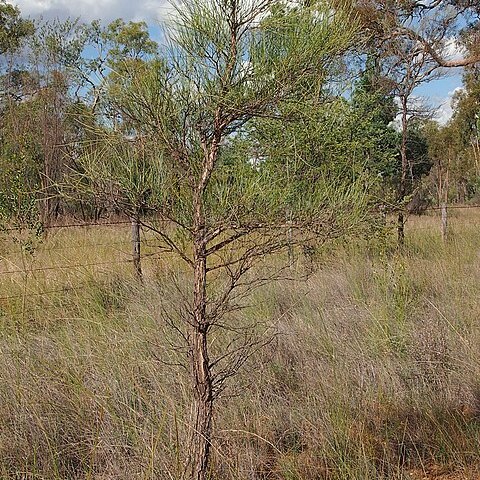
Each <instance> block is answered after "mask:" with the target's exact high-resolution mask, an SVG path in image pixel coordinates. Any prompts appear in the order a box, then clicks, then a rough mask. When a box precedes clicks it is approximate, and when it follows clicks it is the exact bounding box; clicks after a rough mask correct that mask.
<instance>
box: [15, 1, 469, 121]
mask: <svg viewBox="0 0 480 480" xmlns="http://www.w3.org/2000/svg"><path fill="white" fill-rule="evenodd" d="M13 1H14V2H15V3H17V4H18V6H19V7H20V9H21V11H22V14H23V15H26V16H27V15H28V16H32V17H37V16H40V15H42V16H43V17H44V18H55V17H60V18H66V17H81V18H82V20H84V21H90V20H94V19H102V20H104V21H105V22H108V21H110V20H113V19H115V18H119V17H121V18H123V19H124V20H135V21H139V20H144V21H146V22H147V23H148V24H149V26H150V30H151V32H152V36H153V37H156V36H158V34H159V29H158V24H159V23H160V22H161V21H162V19H164V18H165V16H166V15H168V12H169V10H170V8H171V7H169V2H168V0H73V1H72V0H13ZM455 70H456V71H452V72H450V73H449V75H448V76H447V77H445V78H442V79H440V80H435V81H432V82H431V83H428V84H426V85H423V86H422V87H421V88H419V89H418V90H417V91H416V92H415V93H416V94H417V95H418V96H421V97H424V98H425V99H426V101H427V103H428V104H430V105H431V106H433V107H437V108H438V113H437V118H438V120H439V121H441V123H445V122H446V121H447V120H448V118H449V117H450V116H451V107H450V101H451V98H452V96H453V95H454V93H455V91H456V90H458V89H459V88H461V85H462V78H461V71H459V69H455Z"/></svg>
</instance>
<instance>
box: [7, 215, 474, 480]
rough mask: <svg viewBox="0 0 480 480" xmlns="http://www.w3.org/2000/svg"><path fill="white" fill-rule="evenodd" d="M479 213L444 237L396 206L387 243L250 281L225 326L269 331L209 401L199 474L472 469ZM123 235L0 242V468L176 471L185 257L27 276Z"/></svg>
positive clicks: (89, 257) (183, 417) (115, 475)
mask: <svg viewBox="0 0 480 480" xmlns="http://www.w3.org/2000/svg"><path fill="white" fill-rule="evenodd" d="M479 220H480V216H479V214H477V213H475V212H474V211H465V212H462V211H455V216H454V217H453V218H452V219H451V232H450V233H451V235H450V241H449V243H448V244H447V245H444V244H443V243H442V242H441V239H440V232H439V220H438V218H436V217H421V218H412V219H410V220H409V223H408V225H407V239H408V242H407V246H406V248H405V250H404V251H403V252H401V253H399V252H396V251H395V249H394V248H393V242H392V239H390V238H389V237H387V238H384V239H383V240H382V239H378V238H377V239H375V244H373V242H369V244H368V245H365V244H361V242H358V243H357V244H355V245H352V244H350V245H343V246H338V247H336V248H335V249H329V251H328V253H320V254H319V256H318V266H317V270H316V271H315V273H314V274H313V275H312V276H311V277H310V278H309V279H308V281H306V282H292V281H289V282H287V281H283V282H277V283H275V284H271V285H269V286H267V287H265V288H262V289H261V290H258V291H256V292H255V294H254V296H253V298H252V299H250V302H249V303H250V304H251V306H250V307H249V308H247V309H246V310H243V311H241V312H236V313H235V317H232V318H230V321H232V322H237V324H238V323H242V322H252V321H254V322H257V321H258V322H260V323H262V324H263V323H264V322H266V323H267V324H268V325H271V326H273V327H274V330H275V333H276V335H275V337H274V340H273V341H272V342H271V343H269V344H268V345H267V346H265V347H264V348H263V349H261V350H260V351H258V352H257V353H255V355H254V356H253V357H252V358H251V359H250V361H249V363H247V365H245V367H244V368H243V369H242V370H241V372H240V373H239V375H238V376H237V377H236V378H235V379H234V380H232V381H231V382H230V384H229V388H228V390H227V391H226V396H225V397H224V398H223V399H221V400H220V402H219V404H218V406H217V409H216V420H215V437H214V445H213V447H214V448H213V451H214V458H213V468H212V478H213V479H215V480H246V479H258V480H260V479H264V480H267V479H269V480H270V479H274V480H280V479H284V480H317V479H329V480H330V479H332V480H349V479H352V480H353V479H355V480H360V479H362V480H363V479H366V480H367V479H382V478H383V479H394V480H400V479H406V478H419V479H420V478H424V477H426V478H455V477H442V476H441V475H440V473H442V472H443V473H445V474H447V473H448V474H452V475H453V474H456V475H457V477H456V478H458V479H466V478H472V479H473V478H478V472H477V471H476V468H477V465H479V463H480V458H479V457H480V453H479V452H480V321H479V319H480V302H479V301H478V298H480V282H479V280H480V256H479V252H480V228H478V227H477V224H478V221H479ZM128 235H129V230H128V228H121V227H116V228H109V229H106V228H104V229H100V230H98V229H95V230H93V229H90V230H88V231H85V230H80V229H79V230H74V231H71V230H69V231H59V232H58V233H56V234H55V235H51V236H49V237H48V238H47V239H46V240H45V241H44V242H43V243H41V244H40V245H39V246H38V249H37V251H36V253H35V255H34V256H33V257H32V256H31V255H30V254H21V253H19V248H18V246H17V245H13V244H11V243H9V242H8V241H7V240H4V241H3V243H2V244H1V245H0V254H1V259H0V272H1V271H7V270H11V269H12V268H13V269H15V268H18V269H21V266H22V265H23V266H27V268H30V270H31V272H30V274H29V275H28V276H27V278H26V280H27V282H26V284H25V276H24V275H22V274H14V275H0V297H5V296H17V295H19V296H20V298H16V299H10V300H1V301H0V325H1V327H0V328H1V330H0V352H1V358H2V364H1V366H0V478H2V479H32V480H33V479H48V480H51V479H52V480H56V479H62V480H63V479H92V480H93V479H95V480H107V479H125V480H127V479H129V480H130V479H137V478H138V479H162V480H163V479H177V478H179V472H180V471H181V462H182V458H183V455H184V451H183V448H184V444H185V442H184V438H185V435H186V433H187V432H188V425H187V423H188V411H187V410H186V407H187V406H188V402H189V395H190V393H189V381H188V375H187V374H186V373H185V372H184V370H183V368H182V367H181V366H178V364H181V363H182V362H183V361H184V351H183V350H182V349H179V348H176V347H180V346H181V345H182V344H181V341H180V339H179V337H178V336H177V335H176V333H175V331H174V330H173V329H172V328H170V325H169V324H170V323H171V322H174V323H175V322H177V321H179V319H178V318H177V317H178V313H179V311H178V306H179V305H180V304H181V294H180V293H179V291H178V288H177V286H178V285H180V286H182V285H183V286H186V288H187V287H188V280H189V279H188V277H186V276H185V272H184V271H183V269H182V268H181V267H180V266H179V265H178V264H177V263H176V262H175V260H174V259H173V258H172V257H168V256H162V257H161V260H158V259H155V258H154V257H149V259H147V260H145V270H146V272H145V277H146V281H145V285H144V286H143V287H142V286H141V285H139V284H138V282H137V281H136V280H135V278H134V277H133V275H132V272H131V270H132V266H131V264H129V263H119V264H109V265H101V266H90V267H84V268H77V267H75V268H73V269H65V270H61V271H56V270H55V271H54V270H45V271H40V272H38V271H37V272H33V268H42V267H46V266H51V265H64V264H66V265H77V264H80V263H82V264H86V263H89V264H90V263H92V264H93V263H102V262H103V263H105V262H109V261H115V260H125V259H126V258H127V259H128V255H127V253H128V250H129V245H128V242H129V238H128ZM116 242H124V245H120V247H121V249H118V248H117V249H115V247H113V246H111V245H110V244H112V243H116ZM92 243H96V244H101V245H110V246H98V247H97V248H93V247H92V246H91V244H92ZM67 247H68V248H69V250H68V251H67V250H65V251H63V253H62V250H61V249H62V248H67ZM70 247H73V248H72V249H70ZM122 251H124V252H125V253H122ZM147 253H155V250H154V249H153V248H151V247H149V249H148V251H147ZM301 263H302V259H299V268H300V269H301ZM63 288H65V290H64V291H59V292H56V293H53V294H49V295H47V296H44V297H43V296H36V295H34V294H35V293H39V292H42V291H48V290H61V289H63ZM167 315H168V316H167ZM167 318H168V321H167ZM225 341H227V340H226V339H225V338H223V337H222V336H221V335H220V334H218V338H215V340H214V344H213V348H214V349H215V348H219V346H220V345H221V344H222V342H225ZM217 345H218V347H217ZM433 472H437V473H438V476H435V475H434V473H433Z"/></svg>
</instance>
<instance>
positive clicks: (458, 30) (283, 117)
mask: <svg viewBox="0 0 480 480" xmlns="http://www.w3.org/2000/svg"><path fill="white" fill-rule="evenodd" d="M479 13H480V12H479V8H478V5H477V4H476V2H473V1H472V2H468V1H467V2H464V1H461V2H457V1H456V0H449V1H442V0H436V1H434V2H429V3H422V2H417V1H413V0H412V1H405V2H403V1H402V2H397V1H393V2H391V1H388V0H381V1H372V2H370V1H367V2H364V1H362V2H355V1H352V2H338V3H337V2H335V1H333V2H322V1H320V2H317V1H298V2H284V1H278V0H245V1H240V0H195V1H193V2H188V3H183V4H181V5H180V6H178V8H177V9H176V10H175V14H173V15H172V18H171V19H170V21H169V22H168V23H167V24H166V25H165V28H164V30H163V32H162V37H161V39H160V40H159V42H158V43H157V42H155V41H154V40H153V39H152V38H151V37H150V34H149V31H148V28H147V25H146V24H145V23H141V22H140V23H136V22H128V23H126V22H124V21H123V20H121V19H119V20H116V21H114V22H112V23H110V24H109V25H104V24H102V22H101V21H95V22H92V23H91V24H84V23H82V22H81V21H80V20H67V21H54V22H42V21H40V22H32V21H30V20H28V19H24V18H22V16H21V13H20V12H19V11H18V9H16V8H15V7H12V6H11V5H9V4H7V3H6V2H5V1H2V2H1V3H0V15H1V17H0V19H1V22H0V53H1V56H2V91H1V99H0V101H1V108H2V111H3V112H2V113H3V115H2V117H1V124H0V141H1V151H0V162H1V177H0V222H1V225H2V226H3V229H4V230H5V232H6V233H7V234H9V232H12V231H13V232H17V230H15V227H20V228H21V229H23V231H27V232H30V233H31V237H37V238H38V237H40V236H41V232H42V227H48V226H49V225H51V224H53V223H55V222H57V221H59V220H61V219H62V217H71V216H75V217H80V218H82V219H83V220H85V221H90V220H92V219H93V220H98V219H100V218H101V217H102V216H105V215H112V214H118V215H122V216H128V217H129V218H130V219H131V222H132V235H133V245H134V250H135V270H136V274H137V277H138V278H137V280H138V282H139V285H141V283H142V268H141V264H140V227H141V226H143V227H145V228H148V229H149V230H150V231H151V232H153V233H154V234H155V235H156V236H157V238H158V239H159V241H160V242H161V243H162V247H161V249H162V251H164V252H165V253H166V254H167V253H168V254H172V255H174V256H175V257H176V259H177V261H178V262H179V264H178V266H176V267H175V268H176V270H174V271H175V275H174V276H173V279H174V283H175V282H177V283H176V287H177V289H178V291H179V292H180V293H181V298H182V301H179V303H178V304H177V305H176V306H175V307H176V308H174V309H172V308H170V309H168V308H167V307H166V306H164V305H161V308H163V309H165V311H164V315H163V317H162V318H163V321H164V325H165V326H166V327H168V328H169V329H170V330H171V331H172V332H174V333H175V334H176V336H177V339H176V342H178V344H179V345H180V346H177V345H176V346H175V347H172V348H173V349H174V350H175V351H181V352H183V353H184V356H183V360H182V362H183V363H182V365H183V366H184V367H185V368H186V370H187V371H188V372H189V373H188V376H187V378H188V382H189V389H187V391H188V392H189V393H190V398H189V400H188V402H186V403H187V404H189V406H190V408H189V414H188V420H186V428H185V429H184V431H182V433H181V435H182V443H184V444H185V449H184V452H183V453H182V455H183V458H182V459H181V460H179V462H180V464H181V465H182V468H181V469H180V470H181V478H192V479H197V480H203V479H206V478H207V477H208V475H209V471H210V469H211V463H210V459H211V453H212V443H213V435H214V428H213V426H214V418H215V415H214V413H215V407H216V406H217V405H218V401H219V398H220V397H221V395H222V394H223V392H224V389H225V388H226V385H227V384H228V383H229V382H230V380H231V378H232V377H234V376H235V375H236V374H237V373H238V370H239V369H240V367H242V366H243V365H244V364H245V363H246V362H247V361H248V360H249V359H250V358H251V357H253V356H254V355H255V354H256V353H257V352H258V351H259V350H261V348H262V347H265V346H267V345H268V344H269V343H270V341H271V338H272V332H271V326H269V325H267V324H266V323H265V322H263V321H261V320H259V318H258V317H257V316H255V315H253V316H251V317H249V318H246V319H243V320H242V321H241V322H239V321H238V318H237V315H238V312H240V311H243V309H244V308H245V307H246V305H247V304H246V299H247V298H248V297H250V296H251V295H252V293H253V292H255V291H257V289H259V288H260V287H263V286H264V285H265V284H267V283H269V282H271V281H273V280H276V279H279V278H282V277H285V271H286V270H287V271H289V270H288V269H287V268H286V267H288V266H289V265H290V266H291V265H292V263H293V259H294V256H295V254H296V251H297V250H303V252H304V253H305V254H306V255H307V256H309V255H311V253H312V251H315V248H317V247H318V246H320V245H323V244H325V243H326V242H329V241H332V240H336V239H345V238H349V237H350V238H352V237H357V238H360V237H362V236H365V234H366V233H368V234H370V235H368V236H369V237H371V233H372V231H379V229H381V226H382V222H383V221H384V215H385V214H387V213H391V214H394V215H395V216H396V219H397V220H396V221H397V235H398V243H399V244H400V245H401V246H402V245H403V244H404V242H405V219H406V216H405V213H406V211H408V209H417V210H419V209H421V208H422V207H424V206H425V205H429V204H431V203H443V204H444V203H446V202H448V201H458V202H465V201H467V200H472V199H474V198H475V195H476V193H477V182H478V161H479V146H478V141H479V130H478V129H479V119H478V116H479V103H478V102H479V99H478V89H479V84H480V78H479V72H478V63H479V60H480V52H479V50H478V49H479V42H478V37H479V30H478V26H479V25H478V15H479ZM452 45H453V46H454V47H455V49H457V50H459V51H461V58H458V57H454V58H451V57H450V56H449V55H448V47H449V46H450V47H451V46H452ZM458 67H463V68H464V69H465V73H464V83H465V89H464V90H463V91H462V92H461V93H459V94H458V96H457V98H456V99H455V114H454V116H453V118H452V120H451V121H450V122H449V123H448V124H447V125H446V126H439V125H437V124H436V123H435V121H433V120H432V118H433V117H432V112H429V111H428V109H427V108H425V107H423V106H422V105H421V102H420V101H419V99H418V97H417V96H416V89H417V88H418V87H419V86H421V85H424V84H426V83H428V82H431V81H433V80H435V79H438V78H440V77H442V76H443V75H446V74H447V72H448V71H449V69H452V68H458ZM377 217H378V218H377ZM377 220H378V221H377ZM12 228H13V230H12ZM16 235H17V233H13V234H12V235H10V236H12V237H14V239H15V240H16V241H17V242H19V243H21V244H23V246H24V248H26V247H28V248H29V249H30V250H32V249H33V246H32V245H33V243H32V242H31V240H30V239H29V238H28V233H27V234H26V236H24V237H22V236H21V234H18V236H16ZM283 253H285V257H288V258H287V259H285V258H284V256H283ZM268 256H271V257H272V258H271V259H270V260H269V261H267V260H266V258H267V257H268ZM290 270H291V269H290ZM179 272H181V275H180V273H179ZM288 275H291V273H289V274H288ZM179 278H181V281H179ZM226 339H228V340H226Z"/></svg>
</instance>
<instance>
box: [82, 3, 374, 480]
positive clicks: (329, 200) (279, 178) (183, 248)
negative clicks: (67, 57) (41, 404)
mask: <svg viewBox="0 0 480 480" xmlns="http://www.w3.org/2000/svg"><path fill="white" fill-rule="evenodd" d="M355 33H356V24H355V21H354V19H353V18H352V17H351V16H350V14H349V12H346V11H345V10H343V9H336V10H333V9H332V8H331V7H330V5H329V3H328V2H309V5H308V6H305V5H304V2H291V1H290V2H283V1H278V0H195V1H193V2H187V3H183V4H182V6H181V9H180V8H179V9H178V11H177V12H176V15H175V16H174V18H173V20H172V23H171V24H170V25H169V27H168V28H167V37H168V38H169V43H168V48H167V50H166V52H165V54H164V55H163V56H162V59H161V60H160V59H157V60H155V61H153V62H151V63H150V64H148V65H146V66H145V68H143V69H140V70H137V71H136V72H135V73H134V74H133V75H131V76H128V82H126V83H128V85H127V86H126V88H124V89H118V90H117V93H116V100H117V107H118V109H119V111H121V113H122V116H123V118H125V119H126V118H128V119H129V122H130V124H132V125H137V126H138V129H137V131H138V132H141V134H140V133H137V134H136V135H134V137H133V138H125V137H123V138H122V136H121V135H120V138H119V136H118V135H117V136H116V139H117V140H116V141H119V142H135V141H140V140H141V141H142V142H147V143H148V145H149V148H148V150H147V152H148V155H147V157H146V158H149V159H150V163H149V165H148V172H149V173H148V175H143V177H142V182H143V183H142V185H143V187H144V188H143V189H144V190H145V191H146V190H149V197H148V198H149V200H148V202H149V204H148V205H143V207H144V208H148V209H149V210H151V211H152V212H154V213H155V216H156V217H160V218H161V219H162V220H163V223H162V224H161V225H162V226H158V225H157V224H155V223H153V222H149V221H148V220H144V221H143V223H144V225H146V226H148V227H149V228H150V229H151V230H152V231H155V232H156V233H157V234H158V235H159V237H160V238H161V239H162V240H163V241H164V243H165V245H166V247H167V248H168V249H170V250H171V251H172V252H174V253H176V254H177V255H178V256H179V258H181V259H182V260H183V261H184V262H185V264H186V265H187V266H188V268H189V269H190V271H191V278H192V282H191V286H190V287H189V288H187V294H186V295H188V296H187V298H186V304H185V307H184V309H183V310H182V312H184V315H183V317H182V320H183V327H180V326H178V325H177V324H175V325H174V327H175V328H176V329H177V331H178V332H179V333H180V334H181V336H182V338H183V341H184V342H185V344H186V350H187V359H188V365H189V369H188V371H189V378H190V381H191V386H192V397H193V398H192V405H191V411H190V420H189V435H188V439H187V447H186V459H185V471H184V477H185V478H189V479H195V480H204V479H206V478H207V475H208V466H209V459H210V450H211V444H212V441H213V437H212V422H213V416H214V404H215V400H216V399H217V398H218V396H219V395H220V393H221V392H222V390H223V389H224V387H225V383H226V381H227V380H228V379H229V378H230V377H232V376H233V375H234V374H235V373H236V371H237V370H238V368H239V367H240V366H242V365H243V364H244V362H245V361H246V360H247V358H248V357H249V355H250V354H251V352H252V351H253V350H254V349H255V348H256V347H258V346H259V345H261V344H262V340H258V339H255V335H254V334H255V327H256V325H257V323H258V320H256V319H253V320H252V323H251V324H249V325H248V326H245V325H240V324H238V323H236V322H237V320H236V319H235V316H234V315H232V313H233V312H235V311H237V310H238V308H241V306H242V304H243V300H244V299H245V297H246V295H248V294H249V293H251V292H252V290H253V289H254V288H256V287H257V286H259V285H262V284H264V283H265V282H267V281H270V280H272V279H273V278H276V277H277V276H278V270H279V269H281V267H279V269H275V270H274V271H272V270H265V269H263V268H262V269H259V267H258V266H259V264H261V265H262V267H263V266H264V265H265V262H264V258H265V256H266V255H270V254H273V253H280V252H282V251H283V250H284V249H285V248H287V247H288V246H289V245H292V243H295V244H300V243H302V242H304V241H307V240H308V239H309V238H312V237H317V238H322V239H324V240H325V239H328V238H336V237H338V236H341V235H344V234H345V233H347V232H350V231H351V230H352V229H353V228H354V227H355V226H356V225H357V224H358V223H359V222H360V221H361V220H362V219H363V218H364V217H365V215H366V211H367V208H366V202H367V195H366V187H367V185H366V183H365V181H364V179H363V178H361V176H360V175H356V174H351V175H345V169H339V170H342V171H341V172H340V173H339V172H336V171H330V170H329V169H328V166H326V165H325V164H323V165H322V164H321V162H319V164H316V165H310V164H308V163H306V162H303V161H301V159H300V160H299V161H298V162H297V164H296V167H295V175H290V173H291V172H290V169H289V168H288V166H287V165H285V163H282V162H276V161H274V160H275V159H273V158H264V157H263V158H262V157H260V158H259V156H258V155H256V153H255V151H254V150H255V149H252V148H243V147H242V145H243V146H245V145H248V144H249V142H246V143H242V141H241V139H242V136H243V135H245V134H246V132H248V128H247V127H248V125H249V123H250V122H251V121H253V120H254V119H256V118H269V119H275V120H277V121H280V122H281V121H287V120H291V119H289V118H288V116H289V111H290V110H291V109H289V108H288V106H289V104H293V103H298V102H302V101H304V100H306V99H309V101H312V99H316V101H317V102H322V101H323V97H322V96H321V95H318V93H319V91H321V90H322V88H323V86H324V85H325V83H326V82H328V75H329V72H330V71H331V69H332V67H333V65H334V64H335V62H336V61H337V59H338V58H339V56H341V55H342V54H343V53H344V52H345V50H346V49H347V48H348V47H349V45H350V44H351V42H352V40H353V38H354V36H355ZM125 78H127V76H126V77H125ZM111 139H112V137H110V140H109V141H108V142H107V143H108V144H109V145H112V144H113V143H114V141H113V140H111ZM106 150H110V148H107V149H106ZM263 150H265V149H263ZM104 151H105V150H104V149H96V150H95V152H94V153H93V154H87V155H85V157H84V165H83V169H82V175H84V176H90V177H91V178H96V179H97V184H99V185H100V184H101V185H103V187H104V188H105V189H109V190H110V191H114V190H115V188H116V187H117V186H119V185H121V187H122V190H125V189H126V190H128V185H129V182H130V180H129V173H128V172H129V171H130V170H131V169H130V168H126V169H123V171H124V172H127V173H126V174H125V175H122V174H120V173H118V172H115V169H113V168H112V166H111V164H108V158H111V155H110V153H108V154H106V155H105V156H103V155H102V152H104ZM136 178H137V179H138V176H137V177H136ZM99 179H101V180H99ZM148 182H151V184H150V185H151V186H150V188H145V187H146V185H147V184H148ZM137 187H138V184H137ZM125 198H130V199H133V198H134V196H133V195H131V196H125ZM125 201H127V200H125ZM285 205H288V208H289V218H288V221H286V219H285ZM130 208H131V211H135V209H136V208H138V205H135V204H133V202H132V204H130ZM147 218H148V217H147ZM165 221H166V222H165ZM281 258H283V257H280V259H281ZM172 323H173V322H172ZM224 338H228V339H229V340H228V341H224V340H223V339H224Z"/></svg>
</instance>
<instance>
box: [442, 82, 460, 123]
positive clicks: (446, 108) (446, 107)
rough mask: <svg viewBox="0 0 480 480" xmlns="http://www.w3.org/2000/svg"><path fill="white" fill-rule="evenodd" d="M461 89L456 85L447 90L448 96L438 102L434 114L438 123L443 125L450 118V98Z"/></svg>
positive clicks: (451, 110)
mask: <svg viewBox="0 0 480 480" xmlns="http://www.w3.org/2000/svg"><path fill="white" fill-rule="evenodd" d="M462 90H463V88H462V87H457V88H455V89H454V90H452V91H450V92H448V96H447V97H446V98H444V99H443V101H442V102H441V103H440V106H439V107H438V109H437V112H436V114H435V120H436V121H437V122H438V123H439V124H440V125H445V124H446V123H448V121H449V120H450V119H451V118H452V115H453V108H452V99H453V96H454V95H455V94H456V93H458V92H461V91H462Z"/></svg>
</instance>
